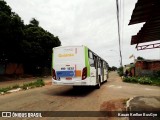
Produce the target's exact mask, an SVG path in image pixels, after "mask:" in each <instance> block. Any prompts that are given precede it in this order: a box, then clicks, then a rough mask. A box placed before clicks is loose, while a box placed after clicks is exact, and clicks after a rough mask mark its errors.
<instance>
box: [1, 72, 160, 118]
mask: <svg viewBox="0 0 160 120" xmlns="http://www.w3.org/2000/svg"><path fill="white" fill-rule="evenodd" d="M134 96H160V87H156V86H148V85H139V84H130V83H124V82H122V81H121V79H120V77H119V76H118V75H117V74H116V73H115V72H112V73H110V75H109V80H108V82H106V83H104V84H103V85H102V86H101V88H100V89H94V88H82V89H81V90H77V89H73V88H72V86H55V85H46V86H44V87H41V88H34V89H30V90H26V91H20V92H16V93H12V94H7V95H1V96H0V110H1V111H99V110H100V105H101V104H102V103H103V102H105V101H108V100H112V99H118V98H131V97H134ZM42 119H44V120H45V119H46V120H48V119H53V118H42ZM57 119H58V120H61V119H65V120H66V119H67V120H70V119H71V118H55V120H57ZM72 119H73V120H74V119H76V120H77V118H72ZM78 119H79V120H81V119H82V118H78ZM83 119H86V120H88V118H83ZM90 119H93V118H90ZM94 119H97V118H94Z"/></svg>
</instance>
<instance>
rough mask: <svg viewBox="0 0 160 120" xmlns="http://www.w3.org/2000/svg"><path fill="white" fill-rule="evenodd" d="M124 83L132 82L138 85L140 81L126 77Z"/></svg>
mask: <svg viewBox="0 0 160 120" xmlns="http://www.w3.org/2000/svg"><path fill="white" fill-rule="evenodd" d="M123 81H124V82H131V83H137V82H138V79H137V78H136V77H124V78H123Z"/></svg>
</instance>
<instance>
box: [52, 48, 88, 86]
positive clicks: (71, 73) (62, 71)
mask: <svg viewBox="0 0 160 120" xmlns="http://www.w3.org/2000/svg"><path fill="white" fill-rule="evenodd" d="M86 54H87V52H86V47H85V46H68V47H56V48H54V49H53V55H52V84H56V85H73V86H74V85H75V86H76V85H78V86H79V85H87V67H86V64H85V58H86V56H87V55H86Z"/></svg>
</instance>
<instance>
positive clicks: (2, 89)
mask: <svg viewBox="0 0 160 120" xmlns="http://www.w3.org/2000/svg"><path fill="white" fill-rule="evenodd" d="M11 89H12V87H5V88H0V92H3V93H6V92H7V91H9V90H11Z"/></svg>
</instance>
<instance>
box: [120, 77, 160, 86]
mask: <svg viewBox="0 0 160 120" xmlns="http://www.w3.org/2000/svg"><path fill="white" fill-rule="evenodd" d="M123 81H124V82H131V83H140V84H148V85H157V86H160V77H124V78H123Z"/></svg>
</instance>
